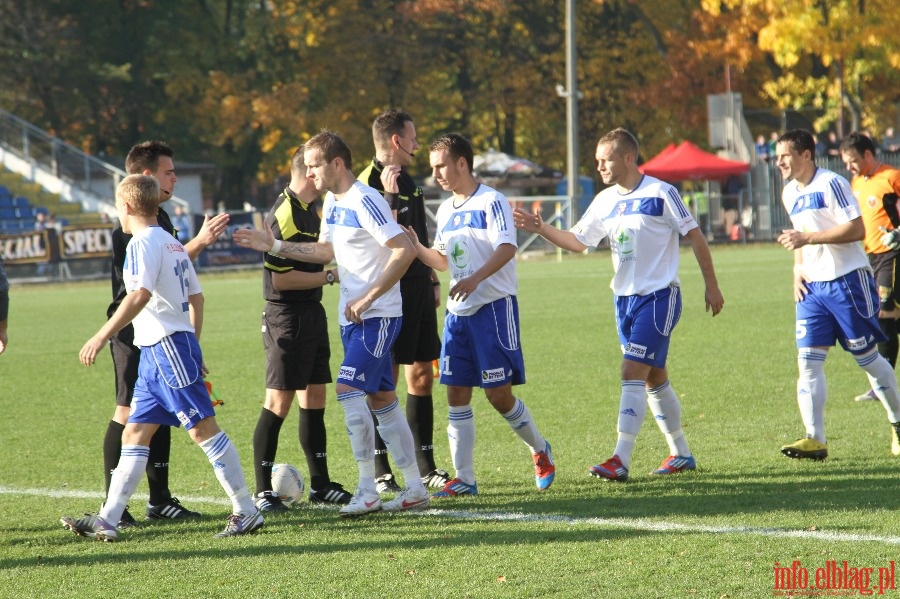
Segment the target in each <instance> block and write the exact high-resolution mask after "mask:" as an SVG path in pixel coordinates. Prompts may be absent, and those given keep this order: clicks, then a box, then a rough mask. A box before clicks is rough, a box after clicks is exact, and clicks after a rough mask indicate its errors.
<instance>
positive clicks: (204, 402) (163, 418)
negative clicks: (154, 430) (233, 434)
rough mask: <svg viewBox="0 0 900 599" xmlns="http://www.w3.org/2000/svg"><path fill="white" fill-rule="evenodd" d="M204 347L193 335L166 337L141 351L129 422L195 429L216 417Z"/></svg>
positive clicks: (182, 334) (176, 334) (174, 334)
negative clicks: (205, 370)
mask: <svg viewBox="0 0 900 599" xmlns="http://www.w3.org/2000/svg"><path fill="white" fill-rule="evenodd" d="M202 364H203V356H202V355H201V353H200V344H199V343H197V337H196V336H195V335H194V334H193V333H188V332H180V333H173V334H172V335H169V336H168V337H164V338H163V339H162V341H160V342H159V343H157V344H156V345H150V346H147V347H142V348H141V361H140V364H139V365H138V380H137V383H135V385H134V397H133V398H132V400H131V414H130V415H129V417H128V422H135V423H147V424H164V425H167V426H182V425H184V428H185V429H186V430H190V429H192V428H193V427H194V426H195V425H196V424H197V423H198V422H200V421H201V420H203V419H204V418H209V417H210V416H215V411H214V410H213V405H212V401H211V400H210V399H209V392H208V391H207V390H206V385H205V384H204V383H203V376H202V375H201V365H202Z"/></svg>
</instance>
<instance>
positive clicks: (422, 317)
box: [391, 277, 441, 364]
mask: <svg viewBox="0 0 900 599" xmlns="http://www.w3.org/2000/svg"><path fill="white" fill-rule="evenodd" d="M400 293H401V294H402V295H403V324H402V326H401V327H400V334H399V335H398V336H397V340H396V341H394V347H393V348H392V349H391V353H392V355H393V358H394V363H396V364H412V363H413V362H431V361H433V360H437V359H438V358H440V357H441V338H440V337H439V336H438V330H437V308H435V306H434V287H433V286H432V284H431V279H430V278H429V277H409V278H403V279H400Z"/></svg>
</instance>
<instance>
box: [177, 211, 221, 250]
mask: <svg viewBox="0 0 900 599" xmlns="http://www.w3.org/2000/svg"><path fill="white" fill-rule="evenodd" d="M229 220H231V216H230V215H228V214H217V215H215V216H209V215H206V216H204V217H203V226H201V227H200V230H199V231H197V236H196V237H194V238H193V239H191V240H190V241H188V242H187V244H186V245H185V246H184V249H185V251H187V253H188V256H190V258H191V260H196V259H197V256H199V255H200V252H202V251H203V250H205V249H206V248H208V247H209V246H211V245H212V244H214V243H215V242H216V239H218V238H219V237H220V236H221V235H222V233H224V232H225V229H226V228H228V221H229Z"/></svg>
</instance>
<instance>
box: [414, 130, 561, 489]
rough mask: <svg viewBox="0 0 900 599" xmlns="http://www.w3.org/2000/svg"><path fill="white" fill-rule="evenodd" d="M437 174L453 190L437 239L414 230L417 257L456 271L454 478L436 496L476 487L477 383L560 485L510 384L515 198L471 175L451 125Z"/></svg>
mask: <svg viewBox="0 0 900 599" xmlns="http://www.w3.org/2000/svg"><path fill="white" fill-rule="evenodd" d="M429 157H430V160H431V169H432V171H433V174H434V180H435V181H436V182H437V183H438V185H440V186H441V188H443V189H444V190H446V191H451V192H453V196H452V197H451V198H449V199H447V200H446V201H445V202H444V203H443V204H441V206H440V208H438V213H437V231H436V233H435V238H434V247H432V248H427V247H425V246H423V245H422V244H421V242H419V239H418V237H417V235H416V234H415V231H413V229H412V228H411V227H410V228H408V229H407V233H408V235H409V238H410V240H411V241H413V243H414V244H415V246H416V251H417V253H418V255H419V259H420V260H422V262H424V263H425V264H427V265H428V266H430V267H432V268H434V269H437V270H440V271H445V270H447V269H448V268H449V269H450V293H449V296H448V299H447V316H446V318H445V320H444V334H443V341H442V347H441V383H442V384H444V385H446V386H447V402H448V404H449V412H450V414H449V421H450V422H449V425H448V426H447V436H448V437H449V439H450V453H451V457H452V459H453V467H454V468H455V469H456V476H455V477H454V478H453V479H451V480H450V481H449V482H448V483H447V484H446V485H444V488H443V489H441V490H440V491H437V492H436V493H434V494H433V495H432V497H454V496H457V495H476V494H478V487H477V485H476V483H475V419H474V415H473V412H472V407H471V403H472V389H473V387H481V388H483V389H484V392H485V395H486V396H487V399H488V401H489V402H490V403H491V405H492V406H493V407H494V409H495V410H497V411H498V412H500V414H502V415H503V417H504V418H505V419H506V421H507V423H508V424H509V426H510V428H512V429H513V430H514V431H515V433H516V434H517V435H518V436H519V438H520V439H522V441H524V442H525V444H526V445H527V446H528V449H529V451H531V455H532V460H533V462H534V476H535V482H536V484H537V488H538V489H539V490H544V489H547V488H549V487H550V485H551V484H552V483H553V478H554V476H555V473H556V466H555V465H554V463H553V455H552V454H551V452H550V443H548V442H547V441H546V440H545V439H544V437H542V436H541V434H540V432H538V429H537V426H536V425H535V423H534V421H533V419H532V417H531V413H530V412H529V410H528V408H527V407H526V406H525V404H524V403H523V402H522V401H521V400H520V399H518V398H517V397H516V396H515V395H513V392H512V386H513V385H521V384H523V383H524V382H525V362H524V360H523V358H522V347H521V345H520V344H519V307H518V301H517V299H516V293H517V291H518V290H517V287H518V278H517V276H516V263H515V256H516V248H517V247H518V246H517V243H516V230H515V227H514V226H513V221H512V210H511V208H510V205H509V201H508V200H507V199H506V198H505V197H504V196H503V194H501V193H500V192H498V191H496V190H494V189H491V188H490V187H488V186H487V185H483V184H481V183H479V182H478V181H477V180H476V179H475V177H474V175H473V174H472V163H473V152H472V146H471V144H470V143H469V141H468V140H467V139H466V138H464V137H463V136H461V135H458V134H456V133H450V134H447V135H444V136H442V137H439V138H438V139H436V140H435V141H434V142H433V143H432V144H431V147H430V155H429Z"/></svg>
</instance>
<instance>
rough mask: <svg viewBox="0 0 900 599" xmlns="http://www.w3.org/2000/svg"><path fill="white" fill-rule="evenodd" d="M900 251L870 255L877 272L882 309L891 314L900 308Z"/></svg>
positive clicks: (876, 279) (873, 268)
mask: <svg viewBox="0 0 900 599" xmlns="http://www.w3.org/2000/svg"><path fill="white" fill-rule="evenodd" d="M898 257H900V251H897V250H890V251H887V252H882V253H880V254H869V264H871V265H872V270H873V271H874V272H875V284H876V285H878V299H879V300H880V301H881V309H882V310H886V311H888V312H891V311H893V310H896V309H897V308H898V307H900V295H898V291H900V290H898V288H897V276H898V274H900V268H898V262H900V260H898Z"/></svg>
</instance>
